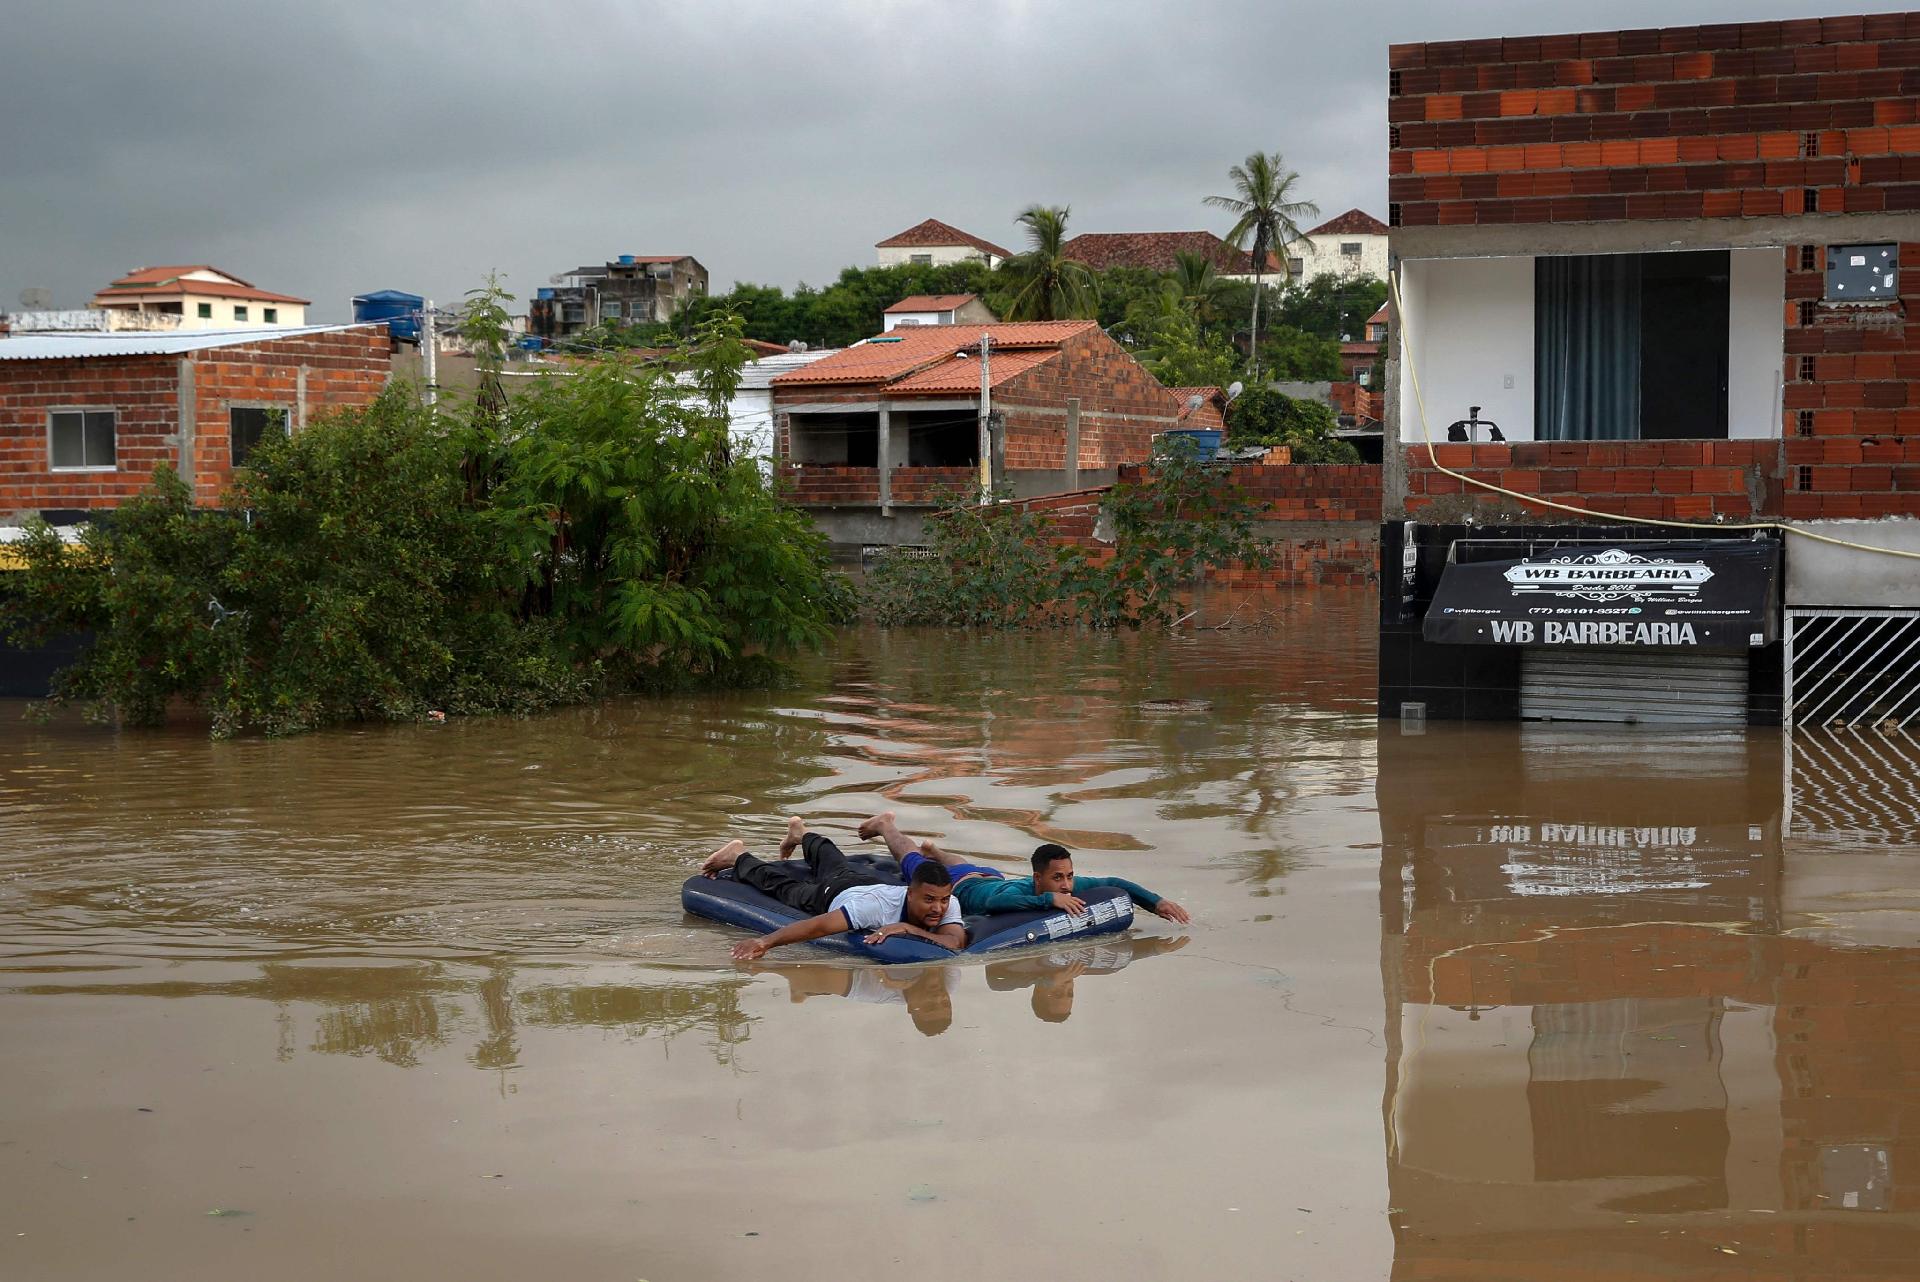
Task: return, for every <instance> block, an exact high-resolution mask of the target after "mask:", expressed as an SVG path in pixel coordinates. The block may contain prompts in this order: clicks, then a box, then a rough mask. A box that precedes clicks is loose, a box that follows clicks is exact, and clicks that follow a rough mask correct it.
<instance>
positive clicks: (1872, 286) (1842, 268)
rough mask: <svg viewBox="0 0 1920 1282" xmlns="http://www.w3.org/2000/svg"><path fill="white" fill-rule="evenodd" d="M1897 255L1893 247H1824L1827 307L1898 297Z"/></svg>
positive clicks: (1889, 299) (1875, 301) (1895, 247)
mask: <svg viewBox="0 0 1920 1282" xmlns="http://www.w3.org/2000/svg"><path fill="white" fill-rule="evenodd" d="M1899 277H1900V253H1899V249H1898V247H1897V246H1894V245H1829V246H1827V289H1826V295H1825V297H1826V301H1828V302H1829V303H1879V302H1888V301H1891V300H1893V299H1895V298H1898V297H1899V296H1900V287H1899Z"/></svg>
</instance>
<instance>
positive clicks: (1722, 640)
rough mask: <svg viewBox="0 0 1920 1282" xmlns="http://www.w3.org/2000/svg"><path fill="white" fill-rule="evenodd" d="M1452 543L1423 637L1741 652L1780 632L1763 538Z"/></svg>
mask: <svg viewBox="0 0 1920 1282" xmlns="http://www.w3.org/2000/svg"><path fill="white" fill-rule="evenodd" d="M1521 550H1523V549H1521V548H1516V547H1514V546H1513V545H1511V544H1508V545H1505V546H1500V545H1479V546H1475V545H1473V544H1472V543H1471V541H1469V540H1462V541H1461V542H1460V543H1458V544H1456V545H1455V549H1454V554H1455V560H1454V561H1453V562H1452V563H1451V564H1449V565H1448V566H1447V568H1446V570H1445V572H1444V573H1442V575H1441V577H1440V586H1439V588H1438V589H1437V590H1436V591H1435V592H1434V596H1433V604H1432V605H1431V606H1430V607H1428V609H1427V617H1426V622H1425V624H1424V625H1423V627H1422V635H1424V636H1425V637H1426V639H1427V640H1429V641H1438V642H1444V643H1447V644H1451V645H1543V646H1631V647H1642V646H1645V647H1659V648H1668V649H1686V650H1744V649H1747V648H1749V647H1752V646H1761V645H1769V644H1771V643H1772V642H1773V641H1774V640H1775V639H1777V637H1778V636H1779V623H1778V616H1779V613H1780V612H1779V609H1778V601H1779V595H1780V589H1779V582H1780V545H1779V544H1778V543H1777V542H1774V541H1771V540H1768V541H1765V542H1748V541H1738V542H1736V541H1733V540H1694V541H1687V542H1675V543H1619V544H1605V543H1599V544H1583V545H1577V546H1569V545H1566V544H1560V545H1555V546H1548V547H1545V548H1540V547H1538V546H1537V545H1536V548H1535V549H1534V550H1531V551H1528V553H1527V555H1524V556H1520V557H1518V558H1516V557H1515V555H1514V554H1515V553H1516V552H1517V551H1521Z"/></svg>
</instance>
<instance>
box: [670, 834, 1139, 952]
mask: <svg viewBox="0 0 1920 1282" xmlns="http://www.w3.org/2000/svg"><path fill="white" fill-rule="evenodd" d="M847 862H848V863H850V864H853V865H855V866H856V867H860V868H865V869H868V870H870V871H872V872H873V873H875V874H876V875H877V876H878V877H879V878H880V880H882V881H884V882H886V883H888V884H890V885H895V886H897V885H899V884H900V882H901V877H900V865H899V864H897V863H895V862H894V861H893V860H892V859H889V858H886V857H885V856H876V855H849V856H847ZM1086 903H1087V911H1086V912H1085V913H1084V914H1082V915H1081V916H1078V917H1070V916H1068V915H1067V914H1066V913H1063V912H1056V911H1054V910H1052V909H1046V910H1042V911H1037V912H1024V913H989V914H987V915H986V916H983V917H981V916H976V917H968V918H967V919H966V922H967V946H966V948H965V949H963V950H962V951H963V952H969V953H986V952H993V951H994V950H996V949H1001V948H1017V947H1019V946H1020V945H1022V944H1044V943H1050V942H1052V941H1055V940H1060V939H1082V938H1086V937H1088V936H1092V935H1111V934H1113V933H1114V932H1116V931H1121V930H1125V929H1126V928H1127V927H1129V926H1131V925H1132V924H1133V901H1132V900H1131V899H1129V898H1127V893H1126V892H1125V891H1124V890H1119V889H1116V888H1114V887H1112V886H1102V887H1101V888H1100V889H1098V890H1095V891H1091V892H1089V893H1088V894H1087V895H1086ZM680 906H681V907H682V908H684V909H686V910H687V911H688V912H690V913H692V914H693V915H694V916H696V917H705V918H707V919H708V920H709V921H717V922H723V923H725V924H726V925H729V926H744V927H746V928H747V929H748V930H751V931H754V932H756V933H758V934H766V933H768V932H769V931H775V930H778V929H780V927H782V926H785V925H789V924H791V923H793V922H796V921H800V920H802V919H803V918H804V917H805V916H806V914H804V913H801V912H798V911H796V910H794V909H792V908H789V907H787V906H786V905H785V904H783V903H781V902H780V901H779V900H777V899H774V898H772V897H771V896H768V895H763V894H761V893H760V892H759V891H757V890H755V889H754V888H753V887H751V886H745V885H742V884H741V883H739V882H737V881H735V880H734V879H733V874H732V873H723V874H721V875H720V876H719V877H717V878H715V877H699V876H695V877H689V878H687V881H686V884H685V885H683V886H681V887H680ZM867 934H868V932H867V931H864V930H854V931H848V932H847V933H846V934H844V935H828V936H827V937H826V938H824V939H816V940H814V941H813V946H814V947H817V948H829V949H832V950H833V951H835V952H838V953H849V954H852V955H854V956H856V957H865V958H868V959H869V960H871V961H877V962H929V961H939V960H941V959H942V958H945V957H951V956H953V954H952V953H951V952H948V951H947V950H946V949H944V948H942V947H940V946H939V945H938V944H929V943H928V942H927V941H926V940H924V939H914V938H912V937H911V936H903V935H894V936H890V937H888V938H887V939H884V940H882V941H880V943H879V944H877V945H870V944H868V943H867V942H866V937H867Z"/></svg>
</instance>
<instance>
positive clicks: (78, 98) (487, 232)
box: [0, 0, 1858, 319]
mask: <svg viewBox="0 0 1920 1282" xmlns="http://www.w3.org/2000/svg"><path fill="white" fill-rule="evenodd" d="M1857 11H1858V6H1857V4H1844V3H1843V4H1838V5H1831V4H1830V5H1820V4H1813V3H1807V0H1799V2H1792V0H1679V2H1677V3H1676V2H1675V0H1618V2H1617V3H1614V4H1612V5H1609V6H1607V7H1606V8H1605V10H1604V16H1601V15H1600V14H1599V13H1597V12H1596V11H1594V10H1592V9H1589V8H1587V7H1585V6H1579V7H1575V6H1565V7H1563V8H1560V9H1556V10H1552V11H1548V9H1547V7H1546V6H1542V5H1540V4H1538V3H1523V2H1522V0H1488V2H1486V3H1476V4H1473V5H1470V6H1464V5H1451V6H1448V5H1436V4H1432V3H1421V2H1415V0H1375V2H1374V3H1372V4H1368V5H1365V6H1356V7H1353V8H1351V9H1346V8H1342V7H1340V6H1325V5H1312V6H1307V5H1277V4H1272V3H1259V2H1258V0H1252V2H1249V0H1190V2H1188V3H1182V4H1171V3H1146V2H1144V0H1104V2H1103V0H965V2H964V3H932V2H927V3H918V2H909V0H891V2H885V0H865V2H861V0H838V2H826V0H820V2H804V0H803V2H799V3H795V2H792V0H788V2H786V3H759V2H749V3H687V4H648V5H641V4H628V3H613V2H611V0H599V2H597V3H569V4H564V5H533V4H526V3H520V4H505V3H492V2H491V0H487V2H481V0H414V2H413V3H409V4H406V5H375V4H372V3H361V2H360V0H351V2H341V3H327V4H258V3H246V4H243V3H239V2H238V0H231V2H221V0H169V2H168V3H165V4H156V3H150V2H147V0H138V2H133V3H125V4H105V3H93V2H91V0H28V2H27V3H24V4H21V3H16V4H14V5H10V6H9V13H8V20H7V34H6V37H5V39H4V41H0V309H4V308H6V307H8V306H11V305H12V303H13V300H14V298H15V296H16V294H17V293H18V291H19V290H20V289H21V288H23V287H25V286H28V285H43V286H48V287H50V288H52V289H53V290H54V292H55V295H56V298H57V300H58V301H59V302H60V303H61V304H63V305H70V306H77V305H81V304H83V303H84V302H85V301H86V299H87V298H88V297H90V296H91V294H92V291H93V290H95V289H96V288H98V287H99V286H101V285H103V284H105V283H106V282H107V281H108V280H110V279H112V278H113V277H114V276H116V275H118V274H120V273H121V272H123V271H126V270H127V269H129V268H132V267H136V266H142V265H148V264H154V263H165V262H211V263H214V264H217V265H219V266H222V267H224V268H226V269H228V270H230V271H233V272H235V273H237V274H239V275H241V276H243V277H246V278H248V279H250V280H253V281H254V282H255V283H256V284H259V285H261V286H263V287H265V288H269V289H276V290H283V291H286V292H289V293H294V294H301V295H304V296H307V297H310V298H312V299H314V300H315V303H316V306H315V308H314V309H313V314H314V316H315V317H316V318H317V319H343V318H344V317H345V315H346V311H347V307H346V300H347V299H348V298H349V297H350V296H351V295H352V294H354V293H357V292H360V291H363V290H368V289H378V288H387V287H396V288H404V289H411V290H415V291H419V292H423V293H428V294H431V295H433V296H434V297H436V298H437V299H439V300H441V301H451V300H453V299H455V298H457V297H458V296H459V295H460V293H461V292H462V291H463V290H465V289H467V288H470V287H472V286H473V285H474V284H476V283H478V281H479V280H480V279H481V278H482V277H484V275H485V274H486V272H487V271H488V270H490V269H496V268H497V269H498V270H500V271H501V272H502V273H503V274H504V275H505V277H506V279H507V282H508V285H509V287H510V288H512V289H513V290H514V291H515V292H516V293H519V294H522V295H525V294H526V293H527V292H529V291H530V290H531V289H532V288H533V287H534V286H536V285H540V284H544V283H545V282H546V279H547V277H548V275H549V274H551V273H553V272H557V271H561V270H563V269H566V268H568V267H572V266H574V265H576V264H578V263H582V262H591V261H597V260H603V259H605V258H607V257H610V256H612V255H614V254H618V253H692V254H694V255H695V256H696V257H698V258H699V259H700V260H701V261H702V262H703V263H705V264H706V265H707V267H708V269H709V270H710V271H711V272H712V274H713V278H714V283H715V287H716V288H725V287H726V286H727V285H728V284H729V283H730V282H732V281H735V280H753V281H760V282H766V283H773V284H780V285H789V286H790V285H792V284H794V283H795V282H797V281H801V280H809V281H814V282H821V281H825V280H828V279H831V278H832V276H833V275H834V274H835V273H836V272H837V271H838V270H839V269H840V268H841V267H842V266H845V265H848V264H866V263H870V262H872V261H873V250H872V245H873V242H874V241H876V240H878V239H880V238H881V237H883V236H887V235H890V234H891V233H893V232H895V231H898V230H900V229H901V228H904V227H906V226H909V225H911V224H912V223H915V222H918V221H919V220H920V219H922V218H926V217H929V216H932V217H938V218H941V219H944V220H946V221H948V222H951V223H955V224H957V225H959V226H961V227H964V228H966V229H967V230H969V231H972V232H974V233H975V234H977V235H981V236H985V237H987V238H989V239H992V240H997V241H1000V242H1001V243H1003V244H1010V245H1013V247H1015V248H1017V247H1018V246H1017V244H1014V242H1015V240H1016V237H1015V233H1014V230H1013V227H1012V219H1013V216H1014V214H1015V213H1016V212H1017V211H1018V210H1019V209H1020V208H1021V207H1022V206H1024V205H1026V204H1029V203H1032V202H1035V201H1039V202H1044V203H1049V204H1069V205H1071V206H1072V207H1073V223H1072V225H1073V228H1074V229H1075V230H1078V231H1123V230H1181V229H1187V228H1195V227H1210V228H1213V229H1214V230H1223V229H1224V223H1223V220H1222V219H1221V217H1220V215H1218V214H1217V213H1214V212H1213V211H1210V210H1207V209H1205V208H1203V207H1202V206H1201V204H1200V198H1201V197H1202V196H1204V195H1206V194H1208V193H1210V192H1215V191H1220V190H1223V189H1224V185H1225V171H1226V168H1227V166H1228V165H1230V164H1232V163H1234V162H1235V161H1237V160H1239V159H1240V158H1241V157H1243V156H1244V155H1246V153H1247V152H1249V151H1251V150H1254V149H1256V148H1259V149H1265V150H1275V149H1278V150H1281V151H1283V152H1284V153H1285V154H1286V158H1287V162H1288V164H1289V166H1290V167H1292V168H1294V169H1296V170H1298V171H1299V172H1300V174H1301V175H1302V178H1303V183H1302V186H1303V188H1304V190H1305V192H1306V193H1307V195H1308V196H1309V198H1311V199H1313V200H1315V201H1316V202H1317V203H1318V204H1319V205H1320V207H1321V209H1322V211H1323V212H1325V213H1326V214H1329V215H1331V214H1334V213H1338V212H1340V211H1341V210H1344V209H1346V208H1348V207H1350V206H1354V205H1358V206H1360V207H1362V208H1365V209H1368V210H1371V211H1372V212H1374V213H1376V214H1384V212H1385V211H1384V205H1385V199H1384V193H1385V187H1386V174H1385V167H1386V165H1385V148H1386V112H1385V102H1384V96H1385V81H1386V45H1387V43H1388V42H1389V41H1400V40H1437V39H1459V38H1467V37H1475V36H1488V35H1503V34H1504V35H1524V34H1535V33H1538V32H1541V31H1564V30H1582V29H1594V28H1611V27H1627V26H1651V25H1670V24H1682V23H1695V22H1714V21H1735V20H1739V21H1752V20H1756V19H1761V18H1770V17H1793V16H1808V15H1815V14H1825V13H1846V12H1857Z"/></svg>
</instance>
